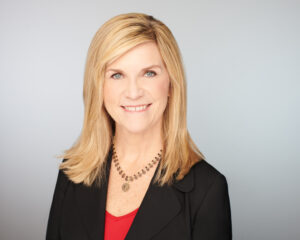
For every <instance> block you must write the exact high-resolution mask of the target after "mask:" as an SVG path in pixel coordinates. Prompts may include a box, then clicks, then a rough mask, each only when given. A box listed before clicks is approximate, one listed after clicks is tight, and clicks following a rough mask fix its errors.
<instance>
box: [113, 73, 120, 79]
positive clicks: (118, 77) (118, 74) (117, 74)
mask: <svg viewBox="0 0 300 240" xmlns="http://www.w3.org/2000/svg"><path fill="white" fill-rule="evenodd" d="M111 77H112V78H114V79H120V78H121V74H120V73H115V74H113V75H111Z"/></svg>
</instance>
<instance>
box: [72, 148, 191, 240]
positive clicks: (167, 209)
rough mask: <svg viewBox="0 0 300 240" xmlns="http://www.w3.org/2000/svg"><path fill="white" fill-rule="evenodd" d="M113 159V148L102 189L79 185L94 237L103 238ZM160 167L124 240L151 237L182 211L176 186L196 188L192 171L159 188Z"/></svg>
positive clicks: (85, 217) (82, 210)
mask: <svg viewBox="0 0 300 240" xmlns="http://www.w3.org/2000/svg"><path fill="white" fill-rule="evenodd" d="M111 160H112V149H111V150H110V152H109V154H108V157H107V165H106V179H105V181H104V183H103V185H102V186H101V188H98V187H96V186H92V187H86V186H84V185H82V184H79V185H78V187H77V188H76V202H77V206H78V210H79V213H80V215H81V218H82V221H83V224H84V226H85V228H86V230H87V233H88V235H89V237H90V239H91V240H99V239H104V223H105V209H106V197H107V186H108V177H109V171H110V167H111V162H112V161H111ZM159 164H160V163H159ZM157 170H158V167H157V168H156V171H155V173H154V175H153V177H152V180H151V182H150V185H149V188H148V190H147V192H146V194H145V196H144V199H143V201H142V203H141V205H140V207H139V210H138V212H137V214H136V216H135V218H134V220H133V222H132V224H131V227H130V229H129V231H128V233H127V235H126V238H125V240H133V239H145V240H147V239H150V238H151V237H152V236H153V235H154V234H156V233H157V232H159V231H160V230H161V229H162V228H163V227H164V226H165V225H167V224H168V223H169V222H170V221H171V220H172V219H173V218H174V217H175V216H176V215H177V214H178V213H179V211H180V209H181V207H182V206H181V203H180V201H179V199H178V197H177V196H176V194H175V192H174V191H175V189H177V190H179V191H182V192H188V191H191V190H192V188H193V184H194V182H193V179H194V178H193V171H190V172H189V173H188V174H187V175H186V176H185V177H184V178H183V179H182V180H180V181H177V182H175V183H174V184H173V185H172V186H167V185H165V186H163V187H160V186H158V185H157V184H156V183H154V182H153V180H154V177H155V175H156V174H157ZM162 213H163V214H162Z"/></svg>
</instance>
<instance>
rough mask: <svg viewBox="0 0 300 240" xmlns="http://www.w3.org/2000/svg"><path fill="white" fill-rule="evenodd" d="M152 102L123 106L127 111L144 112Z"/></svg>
mask: <svg viewBox="0 0 300 240" xmlns="http://www.w3.org/2000/svg"><path fill="white" fill-rule="evenodd" d="M151 104H152V103H150V104H145V105H136V106H121V107H122V108H123V109H124V110H125V111H126V112H144V111H146V110H147V109H148V108H149V107H150V106H151Z"/></svg>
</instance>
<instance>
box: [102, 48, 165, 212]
mask: <svg viewBox="0 0 300 240" xmlns="http://www.w3.org/2000/svg"><path fill="white" fill-rule="evenodd" d="M151 65H158V66H153V67H150V68H149V66H151ZM113 69H114V70H113ZM169 89H170V79H169V74H168V71H167V69H166V67H165V65H164V62H163V59H162V57H161V55H160V52H159V49H158V47H157V45H156V43H155V42H146V43H142V44H139V45H137V46H135V47H134V48H132V49H130V50H129V51H127V52H126V53H125V54H123V55H122V56H121V57H119V58H118V59H117V60H115V61H114V62H112V63H111V64H110V65H109V66H107V68H106V75H105V82H104V106H105V108H106V110H107V112H108V113H109V114H110V116H111V117H112V119H114V121H115V123H116V134H115V147H116V152H117V155H118V159H119V162H120V166H121V168H122V169H123V170H124V171H125V173H126V174H127V175H133V174H135V173H136V172H137V171H139V170H141V169H142V168H143V167H144V166H145V165H146V164H147V163H149V162H150V161H151V160H152V159H154V157H155V156H157V153H158V152H159V150H160V149H162V148H163V144H162V135H161V134H162V133H161V127H162V120H163V113H164V111H165V109H166V106H167V102H168V96H169ZM144 104H151V105H150V107H148V108H147V109H146V111H143V112H127V111H125V109H124V108H123V107H122V106H137V105H144ZM156 166H157V164H156V165H155V167H153V168H151V169H150V171H149V172H147V174H146V175H143V177H141V178H139V179H138V180H135V181H133V182H132V183H131V184H130V185H131V188H130V190H129V191H128V192H123V191H122V190H121V185H122V184H123V183H124V182H125V181H124V180H123V179H122V178H121V176H120V175H119V174H118V172H117V171H116V169H115V167H114V166H113V165H112V167H111V172H110V177H109V184H108V196H107V210H108V211H109V212H110V213H111V214H113V215H115V216H120V215H123V214H126V213H127V212H129V211H132V210H134V209H136V208H137V207H138V206H139V205H140V203H141V200H142V199H143V197H144V194H145V192H146V190H147V188H148V185H149V183H150V181H151V178H152V176H153V174H154V172H155V168H156Z"/></svg>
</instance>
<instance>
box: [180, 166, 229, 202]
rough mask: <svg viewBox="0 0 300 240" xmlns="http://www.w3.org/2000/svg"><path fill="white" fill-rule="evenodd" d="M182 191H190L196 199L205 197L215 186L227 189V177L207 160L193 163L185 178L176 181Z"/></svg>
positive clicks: (221, 189)
mask: <svg viewBox="0 0 300 240" xmlns="http://www.w3.org/2000/svg"><path fill="white" fill-rule="evenodd" d="M175 187H176V188H177V189H179V190H180V191H182V192H189V193H190V195H192V196H193V197H195V198H196V199H199V198H200V199H201V198H204V196H205V195H206V194H207V192H208V191H209V190H210V189H212V188H214V189H217V190H219V191H224V190H225V191H227V180H226V177H225V176H224V175H223V174H222V173H221V172H220V171H219V170H217V169H216V168H215V167H214V166H212V165H211V164H210V163H208V162H207V161H206V160H201V161H199V162H197V163H196V164H195V165H193V166H192V167H191V169H190V171H189V172H188V174H187V175H185V176H184V178H183V179H182V180H180V181H178V182H176V183H175Z"/></svg>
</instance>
